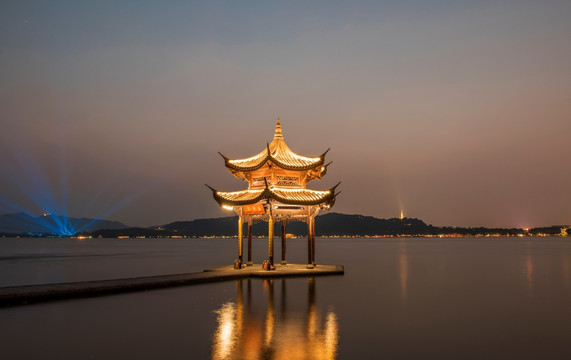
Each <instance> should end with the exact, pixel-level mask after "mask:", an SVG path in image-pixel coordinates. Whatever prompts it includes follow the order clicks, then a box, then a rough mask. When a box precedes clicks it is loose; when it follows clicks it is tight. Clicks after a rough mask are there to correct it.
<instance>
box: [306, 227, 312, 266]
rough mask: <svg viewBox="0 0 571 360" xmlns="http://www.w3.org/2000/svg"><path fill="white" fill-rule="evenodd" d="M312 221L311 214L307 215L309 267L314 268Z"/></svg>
mask: <svg viewBox="0 0 571 360" xmlns="http://www.w3.org/2000/svg"><path fill="white" fill-rule="evenodd" d="M312 225H313V224H312V223H311V216H308V217H307V268H308V269H313V254H312V250H313V246H312V244H311V237H312V235H311V234H312V229H311V228H312Z"/></svg>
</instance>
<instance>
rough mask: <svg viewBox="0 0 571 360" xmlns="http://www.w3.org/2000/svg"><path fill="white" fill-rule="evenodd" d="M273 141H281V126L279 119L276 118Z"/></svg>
mask: <svg viewBox="0 0 571 360" xmlns="http://www.w3.org/2000/svg"><path fill="white" fill-rule="evenodd" d="M274 139H283V135H282V125H281V124H280V118H278V122H277V124H276V132H275V134H274Z"/></svg>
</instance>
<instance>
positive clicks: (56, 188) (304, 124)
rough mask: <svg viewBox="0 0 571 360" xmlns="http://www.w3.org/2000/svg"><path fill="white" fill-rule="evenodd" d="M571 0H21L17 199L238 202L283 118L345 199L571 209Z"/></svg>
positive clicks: (144, 205)
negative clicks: (231, 161) (250, 168)
mask: <svg viewBox="0 0 571 360" xmlns="http://www.w3.org/2000/svg"><path fill="white" fill-rule="evenodd" d="M569 19H571V2H569V1H554V0H545V1H525V0H517V1H502V0H494V1H444V0H441V1H425V0H422V1H420V0H419V1H407V0H404V1H120V2H119V1H81V0H79V1H78V0H73V1H58V0H54V1H25V0H18V1H3V2H2V4H1V5H0V124H1V125H0V126H1V128H0V213H12V212H17V211H26V212H29V213H33V214H40V213H41V212H44V211H45V212H51V213H56V214H66V215H69V216H75V217H80V216H88V217H103V218H107V219H110V220H118V221H122V222H124V223H126V224H128V225H131V226H151V225H158V224H165V223H169V222H172V221H178V220H192V219H197V218H209V217H218V216H229V215H231V214H230V213H228V212H226V211H224V210H222V209H220V208H219V207H218V205H217V203H216V202H215V201H214V200H213V198H212V193H211V192H210V191H209V190H208V188H206V187H205V186H204V184H205V183H207V184H209V185H210V186H213V187H214V188H217V189H220V190H225V191H233V190H240V189H244V188H245V187H246V186H247V184H246V183H243V182H241V181H239V180H238V179H236V178H234V177H233V176H232V175H231V174H230V172H228V170H227V169H226V168H225V167H224V162H223V160H222V158H221V157H220V156H219V155H218V151H220V152H222V153H223V154H224V155H226V156H228V157H230V158H244V157H249V156H252V155H254V154H257V153H258V152H260V151H262V150H263V149H264V148H265V146H266V143H267V142H268V141H271V139H272V137H273V132H274V126H275V121H276V119H277V117H279V118H280V119H281V122H282V126H283V133H284V137H285V140H286V142H287V143H288V145H289V146H290V147H291V148H292V150H293V151H295V152H296V153H298V154H301V155H305V156H318V155H320V154H321V153H323V152H324V151H325V150H326V149H327V148H329V147H330V148H331V151H330V152H329V153H328V154H327V158H326V160H327V161H333V163H332V164H331V166H330V167H329V169H328V173H327V176H325V177H324V178H323V179H322V180H320V181H313V182H311V183H310V184H309V187H310V188H313V189H328V188H330V187H332V186H333V185H335V184H336V183H337V182H339V181H341V186H340V188H339V189H340V190H341V191H342V194H341V195H340V196H339V197H338V199H337V202H336V204H335V207H334V208H333V210H332V211H336V212H341V213H349V214H356V213H357V214H364V215H371V216H375V217H381V218H391V217H397V216H399V215H400V211H401V209H402V210H403V211H404V214H405V216H407V217H415V218H420V219H422V220H424V221H425V222H427V223H430V224H433V225H440V226H443V225H455V226H501V227H512V226H513V227H525V226H547V225H555V224H571V205H570V202H569V199H571V189H570V186H569V184H570V183H571V161H570V158H571V141H570V138H571V136H570V135H571V22H570V21H569Z"/></svg>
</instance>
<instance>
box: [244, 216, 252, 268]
mask: <svg viewBox="0 0 571 360" xmlns="http://www.w3.org/2000/svg"><path fill="white" fill-rule="evenodd" d="M253 264H254V263H253V262H252V221H248V263H246V265H248V266H252V265H253Z"/></svg>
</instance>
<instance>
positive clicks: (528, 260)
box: [524, 243, 533, 296]
mask: <svg viewBox="0 0 571 360" xmlns="http://www.w3.org/2000/svg"><path fill="white" fill-rule="evenodd" d="M526 246H527V254H526V255H525V264H524V273H525V278H526V280H527V288H528V291H529V296H533V257H532V255H531V249H529V246H530V244H529V243H527V244H526Z"/></svg>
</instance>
